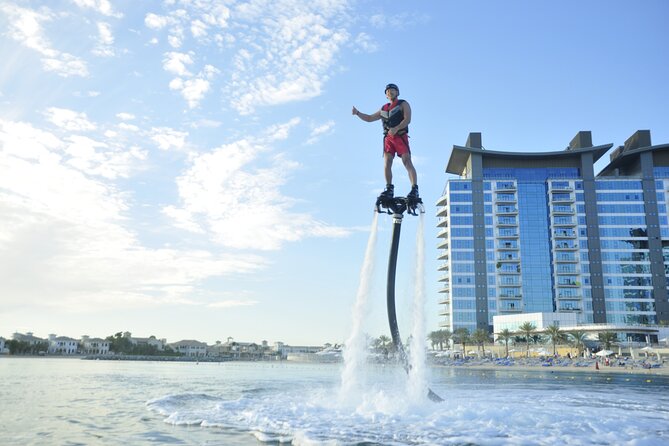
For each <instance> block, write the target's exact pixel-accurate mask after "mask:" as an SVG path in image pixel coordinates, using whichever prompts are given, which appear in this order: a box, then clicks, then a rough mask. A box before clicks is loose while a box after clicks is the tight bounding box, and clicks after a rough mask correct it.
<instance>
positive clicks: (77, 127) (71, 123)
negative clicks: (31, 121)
mask: <svg viewBox="0 0 669 446" xmlns="http://www.w3.org/2000/svg"><path fill="white" fill-rule="evenodd" d="M45 116H46V118H47V120H48V121H50V122H51V123H53V124H54V125H56V126H58V127H60V128H62V129H63V130H68V131H88V130H95V128H96V126H95V124H93V123H92V122H91V121H89V120H88V117H87V116H86V113H79V112H76V111H74V110H69V109H66V108H57V107H50V108H48V109H47V111H46V113H45Z"/></svg>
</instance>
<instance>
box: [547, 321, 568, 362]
mask: <svg viewBox="0 0 669 446" xmlns="http://www.w3.org/2000/svg"><path fill="white" fill-rule="evenodd" d="M546 337H547V338H548V340H549V341H551V344H553V355H554V356H555V352H556V346H557V344H559V343H560V342H562V341H564V340H565V335H564V333H563V332H562V331H561V330H560V326H559V325H557V324H553V325H549V326H548V327H546Z"/></svg>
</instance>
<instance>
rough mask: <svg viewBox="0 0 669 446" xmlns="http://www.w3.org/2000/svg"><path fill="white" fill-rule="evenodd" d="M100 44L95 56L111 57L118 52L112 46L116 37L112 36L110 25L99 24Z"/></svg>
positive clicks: (98, 43)
mask: <svg viewBox="0 0 669 446" xmlns="http://www.w3.org/2000/svg"><path fill="white" fill-rule="evenodd" d="M97 27H98V42H97V46H96V47H95V48H94V49H93V54H95V55H97V56H102V57H111V56H113V55H114V54H115V53H116V52H115V51H114V48H113V47H112V45H113V44H114V35H113V34H112V30H111V26H110V25H109V23H105V22H98V23H97Z"/></svg>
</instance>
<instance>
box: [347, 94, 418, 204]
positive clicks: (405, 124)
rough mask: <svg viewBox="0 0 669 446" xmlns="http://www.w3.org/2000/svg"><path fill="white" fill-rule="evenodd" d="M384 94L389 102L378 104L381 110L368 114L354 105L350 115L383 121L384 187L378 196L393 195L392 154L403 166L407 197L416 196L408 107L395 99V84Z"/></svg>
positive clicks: (405, 102) (415, 177)
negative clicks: (408, 189)
mask: <svg viewBox="0 0 669 446" xmlns="http://www.w3.org/2000/svg"><path fill="white" fill-rule="evenodd" d="M385 92H386V97H387V98H388V100H389V101H390V102H389V103H387V104H385V105H384V106H383V107H381V110H379V111H377V112H375V113H373V114H371V115H367V114H365V113H361V112H360V111H359V110H358V109H357V108H355V107H353V111H352V114H354V115H356V116H357V117H358V118H360V119H362V120H363V121H365V122H373V121H378V120H379V119H381V121H382V123H383V161H384V163H383V167H384V174H385V178H386V189H385V190H384V191H383V192H382V193H381V195H380V196H379V198H393V196H394V190H395V186H393V171H392V167H393V159H394V158H395V154H397V155H399V157H400V158H401V159H402V163H403V164H404V167H406V169H407V173H408V174H409V181H411V192H409V194H408V195H407V198H408V199H410V200H417V199H418V178H417V175H416V169H415V168H414V166H413V163H412V162H411V150H410V149H409V123H410V122H411V107H410V106H409V103H408V102H407V101H405V100H403V99H398V96H399V94H400V89H399V88H398V87H397V85H395V84H388V85H386V91H385Z"/></svg>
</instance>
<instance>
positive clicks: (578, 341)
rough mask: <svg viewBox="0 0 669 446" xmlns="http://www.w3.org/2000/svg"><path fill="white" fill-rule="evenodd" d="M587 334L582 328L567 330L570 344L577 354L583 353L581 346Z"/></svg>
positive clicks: (582, 346)
mask: <svg viewBox="0 0 669 446" xmlns="http://www.w3.org/2000/svg"><path fill="white" fill-rule="evenodd" d="M586 336H587V334H586V332H585V331H582V330H575V331H571V332H569V339H570V341H571V345H573V346H574V347H576V351H577V352H578V356H581V354H582V353H583V348H584V347H585V338H586Z"/></svg>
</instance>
